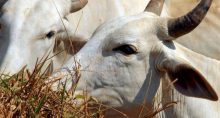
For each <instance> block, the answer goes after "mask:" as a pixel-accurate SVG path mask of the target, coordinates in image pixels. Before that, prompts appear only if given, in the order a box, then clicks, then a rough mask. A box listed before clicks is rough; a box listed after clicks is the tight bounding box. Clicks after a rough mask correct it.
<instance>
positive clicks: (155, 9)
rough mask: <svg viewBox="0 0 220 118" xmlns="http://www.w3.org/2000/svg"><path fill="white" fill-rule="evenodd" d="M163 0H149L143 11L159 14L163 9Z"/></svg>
mask: <svg viewBox="0 0 220 118" xmlns="http://www.w3.org/2000/svg"><path fill="white" fill-rule="evenodd" d="M163 4H164V0H150V2H149V3H148V5H147V7H146V8H145V10H144V11H147V12H152V13H155V14H157V15H158V16H160V14H161V11H162V9H163Z"/></svg>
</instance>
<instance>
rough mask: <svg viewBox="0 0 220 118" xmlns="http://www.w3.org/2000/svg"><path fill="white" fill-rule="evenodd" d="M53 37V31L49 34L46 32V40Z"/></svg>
mask: <svg viewBox="0 0 220 118" xmlns="http://www.w3.org/2000/svg"><path fill="white" fill-rule="evenodd" d="M54 35H55V31H50V32H48V33H47V34H46V37H47V38H48V39H50V38H52V37H53V36H54Z"/></svg>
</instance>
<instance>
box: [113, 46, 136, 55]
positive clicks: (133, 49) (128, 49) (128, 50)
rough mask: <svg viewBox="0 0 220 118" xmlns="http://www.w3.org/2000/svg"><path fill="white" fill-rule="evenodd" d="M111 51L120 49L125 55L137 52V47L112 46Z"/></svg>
mask: <svg viewBox="0 0 220 118" xmlns="http://www.w3.org/2000/svg"><path fill="white" fill-rule="evenodd" d="M113 51H120V52H122V53H123V54H125V55H131V54H136V53H137V48H136V47H134V46H132V45H122V46H119V47H117V48H114V49H113Z"/></svg>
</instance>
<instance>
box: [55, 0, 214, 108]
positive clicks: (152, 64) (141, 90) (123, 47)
mask: <svg viewBox="0 0 220 118" xmlns="http://www.w3.org/2000/svg"><path fill="white" fill-rule="evenodd" d="M155 1H157V0H155ZM155 1H154V0H152V1H151V2H152V3H150V4H149V5H148V6H151V8H146V10H147V11H145V12H144V13H141V14H138V15H135V16H126V17H122V18H118V19H115V20H112V21H109V22H107V23H105V24H103V25H102V26H100V27H99V28H98V29H97V30H96V31H95V32H94V34H93V36H92V37H91V39H90V40H89V41H88V42H87V43H86V45H85V46H84V47H83V48H82V49H81V50H80V51H79V52H78V53H77V54H76V55H75V57H73V58H72V59H71V60H70V61H69V62H68V63H66V66H65V67H64V68H63V70H62V71H61V72H58V73H55V74H54V76H60V74H66V77H64V79H62V80H61V82H67V86H66V89H70V88H71V86H72V85H74V84H75V83H74V82H75V81H74V80H72V79H73V78H71V77H74V75H75V72H74V71H72V69H74V68H75V67H78V66H76V64H75V63H74V60H75V61H79V63H80V67H81V68H80V69H81V71H80V73H81V78H80V79H79V82H78V84H77V89H76V90H77V92H82V91H83V90H85V89H86V90H87V92H88V93H89V95H91V96H95V97H96V98H97V99H99V100H100V101H101V102H102V103H105V104H107V105H110V106H115V107H121V106H126V105H129V104H133V103H136V104H141V103H142V101H143V100H144V99H146V100H147V101H148V102H149V103H151V100H152V99H153V97H154V96H155V93H156V91H157V88H158V87H159V83H160V80H161V79H162V78H165V76H166V75H168V77H169V78H170V80H171V81H174V80H177V81H176V82H175V83H174V84H173V85H174V87H175V88H176V89H177V90H178V91H179V92H180V93H182V94H184V95H187V96H192V97H199V98H205V99H209V100H217V99H218V97H217V95H216V93H215V91H214V90H213V88H212V87H211V86H210V84H209V83H208V82H207V81H206V80H205V78H204V76H203V75H202V74H201V73H200V72H199V71H198V70H197V69H196V68H194V67H193V65H192V64H191V63H190V61H188V60H187V58H186V57H187V56H186V54H185V50H184V49H185V48H182V47H181V46H180V45H178V44H176V43H175V42H173V41H172V40H174V39H176V38H177V37H178V36H181V35H184V34H186V33H188V32H190V31H192V29H194V28H195V27H196V26H197V25H199V23H200V22H201V20H202V19H203V18H204V16H205V14H206V12H207V10H208V8H209V7H210V4H211V1H210V0H202V1H201V2H200V4H199V5H198V6H197V7H196V8H195V9H194V10H192V11H191V12H189V13H188V14H186V15H185V16H183V17H179V18H172V19H171V18H163V17H159V16H158V15H157V14H159V13H160V12H158V11H157V12H155V13H154V12H153V11H154V10H152V4H153V3H154V2H155ZM156 5H157V4H156ZM148 11H151V12H148ZM69 72H70V73H69ZM68 75H72V76H71V77H69V76H68ZM57 86H59V83H56V84H54V88H56V87H57Z"/></svg>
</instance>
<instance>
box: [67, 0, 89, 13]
mask: <svg viewBox="0 0 220 118" xmlns="http://www.w3.org/2000/svg"><path fill="white" fill-rule="evenodd" d="M71 2H72V3H71V9H70V12H71V13H73V12H76V11H79V10H80V9H82V8H83V7H85V6H86V4H87V3H88V0H71Z"/></svg>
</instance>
